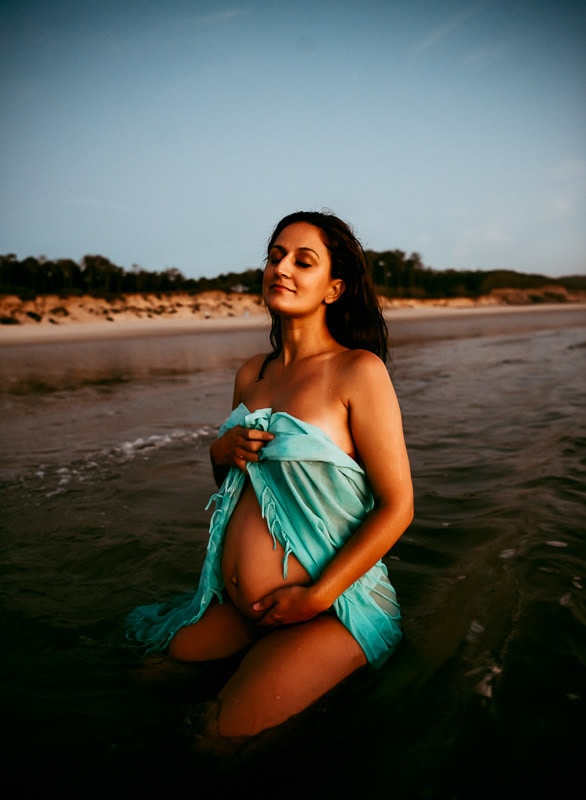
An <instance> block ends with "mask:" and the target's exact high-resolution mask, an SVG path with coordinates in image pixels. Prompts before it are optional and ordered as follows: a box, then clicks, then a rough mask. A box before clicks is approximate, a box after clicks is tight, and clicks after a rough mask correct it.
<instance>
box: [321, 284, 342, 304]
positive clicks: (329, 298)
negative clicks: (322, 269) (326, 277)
mask: <svg viewBox="0 0 586 800" xmlns="http://www.w3.org/2000/svg"><path fill="white" fill-rule="evenodd" d="M345 288H346V284H345V283H344V281H343V280H342V278H337V279H336V280H333V281H332V284H331V286H330V288H329V289H328V291H327V294H326V296H325V297H324V303H326V305H331V304H332V303H335V302H336V300H339V298H340V297H341V296H342V295H343V294H344V289H345Z"/></svg>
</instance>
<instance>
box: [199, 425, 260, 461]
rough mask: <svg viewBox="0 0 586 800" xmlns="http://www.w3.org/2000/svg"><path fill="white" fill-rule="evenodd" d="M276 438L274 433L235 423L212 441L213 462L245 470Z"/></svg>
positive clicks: (211, 454) (211, 453)
mask: <svg viewBox="0 0 586 800" xmlns="http://www.w3.org/2000/svg"><path fill="white" fill-rule="evenodd" d="M274 438H275V436H274V434H272V433H269V432H268V431H259V430H256V429H255V428H244V427H242V425H235V426H234V427H233V428H230V429H229V430H227V431H226V433H224V434H223V435H222V436H220V438H219V439H216V440H215V441H214V442H212V444H211V446H210V456H211V459H212V463H213V464H214V466H215V467H219V468H222V467H224V468H229V467H238V469H241V470H242V471H243V472H245V471H246V465H247V464H248V463H249V462H257V461H258V460H259V452H260V451H261V450H262V448H263V447H264V446H265V445H266V444H267V442H270V441H272V440H273V439H274Z"/></svg>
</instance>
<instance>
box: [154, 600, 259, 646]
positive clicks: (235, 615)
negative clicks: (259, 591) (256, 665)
mask: <svg viewBox="0 0 586 800" xmlns="http://www.w3.org/2000/svg"><path fill="white" fill-rule="evenodd" d="M257 635H258V632H257V629H256V627H255V625H254V624H253V623H252V622H251V620H249V619H247V618H246V617H245V616H243V615H242V614H241V613H240V612H239V611H238V609H237V608H236V607H235V606H234V605H233V604H232V603H231V602H230V601H227V602H224V603H217V602H214V603H212V605H210V606H209V607H208V608H207V609H206V610H205V611H204V613H203V614H202V616H201V619H199V620H198V621H197V622H194V623H193V624H192V625H185V626H184V627H183V628H179V630H178V631H177V633H176V634H175V636H174V637H173V638H172V639H171V641H170V643H169V649H168V654H169V656H171V658H174V659H175V660H176V661H211V660H213V659H216V658H226V657H227V656H231V655H234V654H235V653H238V652H239V651H240V650H242V649H243V648H245V647H246V646H247V645H249V644H250V643H251V642H253V641H254V639H255V638H256V636H257Z"/></svg>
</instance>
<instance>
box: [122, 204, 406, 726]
mask: <svg viewBox="0 0 586 800" xmlns="http://www.w3.org/2000/svg"><path fill="white" fill-rule="evenodd" d="M263 298H264V302H265V304H266V307H267V309H268V311H269V312H270V315H271V320H272V327H271V334H270V341H271V345H272V348H273V349H272V351H271V352H270V353H269V354H268V355H267V354H261V355H256V356H254V357H252V358H250V359H249V360H248V361H246V362H245V363H244V364H243V365H242V366H241V367H240V369H239V370H238V372H237V375H236V379H235V384H234V395H233V411H232V414H231V415H230V417H229V418H228V420H227V421H226V422H225V423H224V425H223V426H222V428H221V429H220V432H219V435H218V438H217V439H216V440H215V441H214V443H213V444H212V446H211V448H210V456H211V461H212V467H213V471H214V477H215V479H216V482H217V483H218V486H220V489H219V491H218V493H217V494H215V495H214V496H213V497H212V499H211V501H210V503H211V502H212V501H213V502H214V503H215V510H214V513H213V515H212V519H211V524H210V540H209V545H208V552H207V556H206V560H205V563H204V566H203V569H202V574H201V577H200V584H199V587H198V590H197V592H196V593H195V595H190V596H187V597H185V598H183V599H182V601H181V602H180V603H175V604H163V605H155V606H146V607H141V608H138V609H136V610H135V611H134V612H133V613H132V614H131V615H130V617H129V631H128V636H129V638H131V639H134V640H136V641H139V642H141V643H142V644H144V645H146V646H147V649H148V650H150V651H153V650H157V649H158V650H165V649H167V652H168V655H169V656H170V657H171V658H172V659H176V660H178V661H183V662H198V661H207V660H211V659H218V658H225V657H228V656H232V655H235V654H240V653H242V654H243V655H242V659H241V661H240V662H239V666H238V668H237V669H236V671H235V673H234V674H233V675H232V677H231V678H230V679H229V680H228V682H227V683H226V685H225V686H224V687H223V689H222V690H221V691H220V693H219V695H218V704H217V709H216V711H217V715H216V719H215V720H214V722H213V725H214V729H215V731H216V732H217V733H219V734H220V736H222V737H248V736H252V735H255V734H257V733H259V732H260V731H263V730H265V729H267V728H271V727H274V726H277V725H279V724H280V723H282V722H284V721H285V720H287V719H289V718H290V717H292V716H293V715H295V714H298V713H299V712H301V711H302V710H304V709H305V708H307V707H308V706H309V705H310V704H312V703H313V702H314V701H315V700H317V699H318V698H319V697H321V696H323V695H324V694H325V693H326V692H328V691H329V690H330V689H332V688H333V687H334V686H336V685H337V684H339V683H340V682H341V681H343V680H344V679H345V678H347V677H348V676H349V675H351V674H352V673H354V672H355V671H356V670H358V669H360V668H362V667H365V666H366V665H367V664H369V663H370V664H373V665H375V666H377V665H380V664H381V663H383V662H384V661H385V660H386V659H387V658H388V657H389V655H390V654H391V653H392V652H393V650H394V649H395V647H396V645H397V643H398V641H399V640H400V638H401V630H400V612H399V607H398V605H397V602H396V598H395V592H394V589H393V587H392V586H391V584H390V582H389V580H388V577H387V569H386V567H385V565H384V564H383V562H382V561H381V559H382V557H383V556H384V555H385V554H386V553H387V552H388V550H389V549H390V548H391V547H392V546H393V544H394V543H395V542H396V541H397V539H398V538H399V537H400V536H401V534H402V533H403V532H404V531H405V529H406V528H407V526H408V525H409V524H410V522H411V519H412V516H413V491H412V485H411V477H410V468H409V461H408V456H407V451H406V447H405V441H404V436H403V429H402V422H401V413H400V409H399V406H398V402H397V398H396V396H395V392H394V390H393V386H392V383H391V380H390V377H389V373H388V370H387V367H386V364H385V362H386V359H387V356H388V350H387V329H386V325H385V322H384V319H383V317H382V313H381V311H380V307H379V305H378V302H377V300H376V296H375V294H374V291H373V288H372V285H371V283H370V280H369V278H368V275H367V271H366V260H365V256H364V252H363V249H362V247H361V245H360V243H359V242H358V241H357V239H356V238H355V237H354V235H353V233H352V231H351V229H350V228H349V226H348V225H347V224H346V223H344V222H343V221H342V220H340V219H338V218H337V217H336V216H334V215H333V214H329V213H322V212H297V213H294V214H291V215H289V216H287V217H285V218H284V219H282V220H281V221H280V222H279V223H278V225H277V227H276V228H275V230H274V232H273V234H272V236H271V238H270V240H269V244H268V253H267V260H266V265H265V269H264V276H263Z"/></svg>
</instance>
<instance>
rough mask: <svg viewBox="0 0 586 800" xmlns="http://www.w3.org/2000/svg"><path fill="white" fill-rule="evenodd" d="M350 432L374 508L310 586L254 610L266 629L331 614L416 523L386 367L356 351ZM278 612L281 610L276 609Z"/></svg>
mask: <svg viewBox="0 0 586 800" xmlns="http://www.w3.org/2000/svg"><path fill="white" fill-rule="evenodd" d="M344 375H345V377H344V379H343V381H342V384H343V387H344V396H345V398H346V401H347V404H348V405H347V407H348V419H349V426H350V430H351V433H352V438H353V440H354V443H355V445H356V449H357V452H358V454H359V456H360V460H361V462H362V464H363V466H364V469H365V471H366V474H367V477H368V479H369V481H370V484H371V487H372V491H373V495H374V498H375V505H374V508H373V510H372V511H371V512H370V513H369V514H368V516H367V517H366V519H365V520H364V522H363V523H362V525H360V527H359V528H358V529H357V530H356V531H355V532H354V533H353V535H352V536H351V537H350V538H349V540H348V541H347V542H346V543H345V544H344V546H343V547H342V548H341V549H340V550H339V551H338V553H337V554H336V555H335V556H334V558H333V559H332V560H331V561H330V563H329V564H328V565H327V566H326V567H325V569H324V570H323V572H322V574H321V575H320V577H319V578H318V579H317V581H316V582H315V583H314V584H312V585H311V586H307V587H305V586H294V587H290V588H284V589H279V590H277V591H276V592H273V593H272V594H271V595H269V596H267V597H266V598H262V600H261V601H260V604H255V605H254V606H253V608H254V610H256V611H258V610H262V609H263V608H266V609H268V610H267V613H266V614H265V616H264V617H263V620H262V624H266V625H272V624H284V623H287V624H289V623H293V622H301V621H302V620H304V619H310V618H311V617H313V616H315V615H316V614H319V613H320V612H322V611H325V610H326V609H328V608H330V606H331V605H332V603H333V602H334V600H336V598H337V597H339V595H340V594H342V592H344V591H345V590H346V589H347V588H348V587H349V586H350V585H351V584H352V583H354V581H356V580H357V579H358V578H360V577H361V576H362V575H364V573H365V572H367V571H368V570H369V569H370V568H371V567H372V566H373V565H374V564H375V563H376V562H377V561H378V560H379V559H381V558H382V557H383V556H384V555H385V554H386V553H387V552H388V551H389V550H390V548H391V547H392V546H393V545H394V544H395V542H396V541H397V540H398V539H399V538H400V536H401V535H402V534H403V532H404V531H405V530H406V528H407V527H408V526H409V524H410V523H411V520H412V519H413V486H412V482H411V470H410V466H409V458H408V455H407V448H406V445H405V439H404V435H403V424H402V418H401V411H400V408H399V403H398V401H397V397H396V395H395V391H394V388H393V385H392V383H391V379H390V377H389V374H388V371H387V369H386V367H385V365H384V364H383V362H382V361H381V360H380V359H378V358H377V357H376V356H374V355H372V354H371V353H365V352H364V351H353V352H352V354H351V356H350V357H349V360H348V361H346V363H345V368H344ZM277 606H278V607H277Z"/></svg>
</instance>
